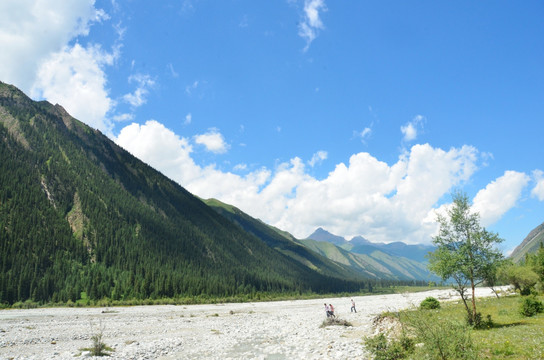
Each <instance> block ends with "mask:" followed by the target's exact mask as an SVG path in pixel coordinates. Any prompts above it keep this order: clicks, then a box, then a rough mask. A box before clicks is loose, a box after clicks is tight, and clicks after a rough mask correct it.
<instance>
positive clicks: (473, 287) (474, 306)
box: [470, 279, 476, 321]
mask: <svg viewBox="0 0 544 360" xmlns="http://www.w3.org/2000/svg"><path fill="white" fill-rule="evenodd" d="M470 286H471V287H472V321H476V289H475V288H476V286H475V285H474V281H473V280H472V279H471V280H470Z"/></svg>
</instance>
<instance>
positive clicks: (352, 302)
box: [351, 299, 357, 312]
mask: <svg viewBox="0 0 544 360" xmlns="http://www.w3.org/2000/svg"><path fill="white" fill-rule="evenodd" d="M354 311H355V312H357V309H355V301H353V299H351V312H354Z"/></svg>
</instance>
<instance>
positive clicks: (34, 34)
mask: <svg viewBox="0 0 544 360" xmlns="http://www.w3.org/2000/svg"><path fill="white" fill-rule="evenodd" d="M0 14H3V15H4V16H2V21H0V48H1V49H2V51H0V64H2V66H0V78H1V79H2V81H4V82H8V83H12V84H14V85H16V86H17V87H19V88H21V89H22V90H23V91H25V92H26V93H29V92H30V90H31V88H32V86H33V84H34V79H35V77H36V73H37V72H38V69H39V67H40V64H41V63H42V62H43V60H44V59H46V58H49V57H50V56H51V54H52V53H57V52H60V51H61V50H62V49H64V48H65V46H66V45H67V44H68V42H69V41H70V40H72V39H74V38H75V37H77V36H80V35H83V36H84V35H87V34H88V32H89V27H90V25H91V24H92V23H93V22H97V21H101V20H103V19H104V18H105V17H106V15H105V13H104V12H103V11H102V10H97V9H95V8H94V0H79V1H68V2H67V1H64V0H51V1H41V0H3V1H1V2H0ZM63 105H64V104H63Z"/></svg>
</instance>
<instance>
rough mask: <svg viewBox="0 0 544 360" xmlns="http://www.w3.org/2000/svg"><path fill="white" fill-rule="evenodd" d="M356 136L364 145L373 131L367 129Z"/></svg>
mask: <svg viewBox="0 0 544 360" xmlns="http://www.w3.org/2000/svg"><path fill="white" fill-rule="evenodd" d="M356 135H357V136H358V137H360V138H361V142H362V143H365V142H366V139H367V138H369V137H370V135H372V129H371V128H369V127H366V128H364V129H363V131H361V132H358V133H356Z"/></svg>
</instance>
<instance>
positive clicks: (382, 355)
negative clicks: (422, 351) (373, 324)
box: [365, 333, 415, 360]
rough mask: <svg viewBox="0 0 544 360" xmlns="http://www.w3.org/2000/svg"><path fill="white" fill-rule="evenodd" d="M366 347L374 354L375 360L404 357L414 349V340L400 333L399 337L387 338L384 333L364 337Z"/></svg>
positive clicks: (391, 359) (392, 359)
mask: <svg viewBox="0 0 544 360" xmlns="http://www.w3.org/2000/svg"><path fill="white" fill-rule="evenodd" d="M365 346H366V348H367V349H368V350H369V351H370V352H371V353H372V355H374V359H375V360H396V359H405V358H407V357H408V356H410V355H411V354H412V353H413V352H414V349H415V343H414V340H413V339H411V338H409V337H407V336H406V335H405V334H402V335H401V337H400V339H391V340H387V337H386V336H385V335H384V333H380V334H378V335H376V336H374V337H367V338H365Z"/></svg>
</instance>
